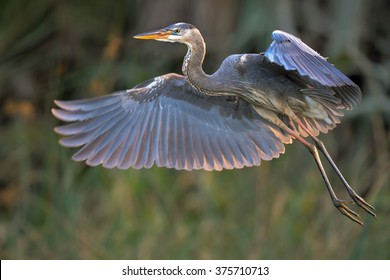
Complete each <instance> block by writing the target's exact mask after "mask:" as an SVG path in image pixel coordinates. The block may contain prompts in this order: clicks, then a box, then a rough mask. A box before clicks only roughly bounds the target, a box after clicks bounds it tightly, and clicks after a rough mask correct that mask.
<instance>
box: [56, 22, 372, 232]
mask: <svg viewBox="0 0 390 280" xmlns="http://www.w3.org/2000/svg"><path fill="white" fill-rule="evenodd" d="M134 38H137V39H154V40H158V41H164V42H172V43H183V44H186V45H187V47H188V52H187V54H186V56H185V57H184V62H183V74H184V76H182V75H178V74H173V73H171V74H166V75H163V76H159V77H156V78H153V79H151V80H149V81H146V82H143V83H141V84H139V85H137V86H135V87H134V88H132V89H129V90H125V91H119V92H116V93H114V94H111V95H107V96H103V97H98V98H92V99H85V100H78V101H57V100H56V101H55V104H57V106H58V107H60V108H61V109H53V110H52V113H53V115H54V116H55V117H57V118H58V119H60V120H62V121H65V122H72V123H71V124H67V125H62V126H58V127H56V128H55V131H56V132H57V133H59V134H61V135H65V136H67V137H65V138H62V139H61V140H60V143H61V144H62V145H63V146H66V147H80V146H82V148H81V149H80V150H79V151H78V152H76V153H75V154H74V156H73V159H74V160H76V161H84V160H85V161H86V163H87V164H88V165H92V166H95V165H99V164H102V165H103V166H104V167H107V168H113V167H118V168H121V169H127V168H130V167H132V168H136V169H139V168H142V167H145V168H150V167H151V166H152V165H153V164H154V163H155V164H156V165H157V166H165V167H169V168H175V169H179V170H180V169H181V170H182V169H184V170H193V169H204V170H221V169H223V168H226V169H232V168H242V167H244V166H254V165H260V161H261V160H271V159H273V158H275V157H279V154H281V153H284V144H286V143H291V142H292V139H293V138H295V139H297V140H298V141H300V142H301V143H302V144H303V145H305V147H306V148H307V149H308V150H309V151H310V153H311V154H312V155H313V157H314V159H315V161H316V164H317V166H318V168H319V170H320V172H321V175H322V177H323V179H324V181H325V184H326V187H327V189H328V192H329V194H330V197H331V199H332V202H333V204H334V206H335V207H337V209H339V211H340V212H341V213H342V214H344V215H345V216H347V217H348V218H350V219H351V220H353V221H355V222H357V223H359V224H360V225H363V223H362V221H361V220H360V217H359V215H358V214H357V213H355V212H354V211H352V210H351V209H350V208H348V207H347V205H346V203H353V202H354V203H356V204H357V205H359V206H360V207H361V208H363V209H364V210H365V211H367V212H368V213H370V214H371V215H373V216H375V213H374V212H373V211H374V210H375V209H374V207H372V206H371V205H370V204H368V203H367V202H366V201H364V199H363V198H361V197H360V196H359V195H357V194H356V192H355V191H354V190H353V189H352V188H351V187H350V186H349V184H348V183H347V181H346V180H345V179H344V177H343V175H342V174H341V172H340V171H339V169H338V168H337V166H336V164H335V163H334V162H333V160H332V158H331V157H330V155H329V154H328V152H327V150H326V148H325V146H324V144H323V143H322V142H321V141H320V140H319V139H318V138H317V136H318V134H319V133H320V132H323V133H326V132H328V130H330V129H333V128H334V127H335V126H336V125H337V124H338V123H340V119H339V117H340V116H342V115H343V113H342V112H341V110H342V109H348V110H350V109H352V108H353V107H354V106H356V105H357V104H358V102H359V101H360V100H361V96H362V95H361V91H360V89H359V87H358V86H357V85H356V84H355V83H353V82H352V81H351V80H350V79H349V78H348V77H346V76H345V75H344V74H342V73H341V72H340V71H339V70H338V69H336V68H335V67H334V66H333V65H332V64H330V63H329V62H327V61H326V59H325V58H323V57H322V56H320V55H319V54H318V53H317V52H315V51H314V50H313V49H311V48H310V47H309V46H307V45H306V44H304V43H303V42H302V41H301V40H300V39H299V38H297V37H295V36H293V35H291V34H288V33H286V32H283V31H274V32H273V33H272V38H273V40H274V41H273V42H272V44H271V45H270V46H269V47H268V49H267V50H266V52H265V53H261V54H236V55H231V56H229V57H228V58H226V59H225V60H224V61H223V63H222V65H221V67H220V68H219V69H218V70H217V71H216V72H215V73H214V74H212V75H207V74H205V73H204V71H203V70H202V64H203V59H204V56H205V52H206V47H205V43H204V40H203V37H202V35H201V34H200V32H199V30H198V29H197V28H195V27H194V26H193V25H191V24H188V23H176V24H173V25H170V26H168V27H166V28H163V29H159V30H157V31H152V32H147V33H142V34H139V35H136V36H134ZM308 136H309V137H310V138H311V139H312V140H313V142H314V144H312V143H310V142H308V141H307V140H306V139H305V137H308ZM317 149H318V150H319V151H320V152H321V153H322V154H323V155H324V156H325V158H326V159H327V161H328V162H329V163H330V165H331V167H332V168H333V169H334V171H335V172H336V173H337V175H338V177H339V178H340V180H341V181H342V183H343V184H344V186H345V188H346V190H347V191H348V193H349V196H350V197H351V200H340V199H338V198H337V196H336V194H335V193H334V191H333V189H332V186H331V184H330V182H329V180H328V177H327V175H326V172H325V169H324V168H323V166H322V163H321V160H320V157H319V154H318V151H317Z"/></svg>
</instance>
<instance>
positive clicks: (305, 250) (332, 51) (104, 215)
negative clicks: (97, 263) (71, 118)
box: [0, 0, 390, 259]
mask: <svg viewBox="0 0 390 280" xmlns="http://www.w3.org/2000/svg"><path fill="white" fill-rule="evenodd" d="M389 11H390V2H389V1H386V0H376V1H370V0H358V1H355V0H343V1H340V0H333V1H320V0H317V1H297V0H296V1H293V0H290V1H289V0H284V1H283V0H279V1H256V0H247V1H234V0H224V1H222V0H219V1H206V0H202V1H199V0H197V1H175V0H159V1H154V0H148V1H119V0H117V1H105V0H93V1H92V0H89V1H76V0H74V1H54V0H53V1H51V0H37V1H23V0H12V1H11V0H9V1H0V159H1V161H0V257H1V258H2V259H41V258H44V259H46V258H48V259H90V258H91V259H123V258H125V259H156V258H157V259H389V258H390V206H389V202H390V188H389V171H390V160H389V156H390V155H389V146H390V145H389V143H390V141H389V140H390V132H389V124H390V93H389V87H390V79H389V77H390V24H389V19H390V13H389ZM179 21H185V22H190V23H192V24H194V25H195V26H197V27H198V28H199V29H200V31H201V32H202V34H203V35H204V37H205V40H206V43H207V47H208V48H207V50H208V53H207V55H206V61H205V65H204V68H205V71H206V72H208V73H210V72H213V71H215V70H216V69H217V68H218V66H219V64H220V63H221V61H222V59H223V58H224V57H226V56H227V55H229V54H232V53H242V52H260V51H264V50H265V49H266V47H267V46H268V45H269V44H270V42H271V37H270V35H271V32H272V30H274V29H282V30H285V31H288V32H291V33H293V34H296V35H297V36H299V37H300V38H302V39H303V40H304V41H305V42H306V43H307V44H309V45H310V46H312V47H313V48H314V49H316V50H317V51H319V52H320V53H321V54H322V55H324V56H328V57H330V61H331V62H332V63H334V64H336V65H337V67H338V68H339V69H340V70H342V71H343V72H344V73H346V74H347V75H348V76H349V77H351V79H353V80H354V81H355V82H356V83H357V84H358V85H359V86H360V87H361V88H362V91H363V101H362V103H361V104H360V105H359V106H358V108H356V109H355V110H353V111H351V112H346V115H345V117H344V118H343V122H342V124H340V125H339V126H338V127H337V128H336V129H335V130H334V131H331V132H330V133H328V134H327V135H321V139H322V140H323V141H324V142H325V144H326V145H327V147H328V150H329V152H330V153H331V155H332V156H333V158H334V160H335V161H336V162H337V164H338V165H339V167H340V169H341V170H342V172H343V173H344V175H345V176H346V178H347V180H348V181H349V182H350V184H351V185H352V186H353V187H354V188H355V190H356V191H357V192H358V193H359V194H361V195H362V196H363V197H365V199H366V200H367V201H368V202H369V203H371V204H373V205H375V207H376V208H377V213H378V219H374V218H372V217H370V216H369V215H367V214H365V213H363V212H361V211H360V212H359V213H361V214H362V218H363V219H364V220H365V222H366V226H365V227H364V228H362V227H360V226H358V225H357V224H354V223H353V222H351V221H350V220H348V219H346V218H345V217H344V216H342V215H341V214H340V213H339V212H338V211H337V210H336V209H335V208H334V207H333V205H332V203H331V201H330V199H329V196H328V194H327V192H326V189H325V185H324V183H323V181H322V178H321V176H320V174H319V172H318V170H317V167H316V166H315V164H314V161H313V159H312V158H311V156H310V154H309V153H308V152H307V150H306V149H305V148H304V147H303V146H302V145H301V144H300V143H297V142H296V141H295V142H294V144H292V145H287V146H286V153H285V155H282V156H281V157H280V158H279V159H275V160H273V161H272V162H262V165H261V166H260V167H255V168H246V169H242V170H233V171H223V172H202V171H197V172H185V171H175V170H169V169H165V168H156V167H153V168H152V169H151V170H141V171H136V170H127V171H120V170H116V169H114V170H106V169H104V168H101V167H95V168H90V167H87V166H85V165H84V164H83V163H75V162H73V161H71V159H70V157H71V155H72V153H73V152H74V150H71V149H65V148H62V147H60V146H59V145H58V143H57V141H58V136H57V135H55V134H54V133H53V127H54V126H55V125H57V124H58V122H57V121H56V120H55V119H54V118H53V117H52V116H51V113H50V109H51V108H52V107H53V106H54V104H53V100H54V99H66V100H68V99H79V98H83V97H92V96H98V95H103V94H107V93H110V92H112V91H115V90H120V89H126V88H130V87H132V86H134V85H135V84H137V83H139V82H141V81H143V80H146V79H148V78H150V77H153V76H157V75H161V74H164V73H167V72H177V73H181V63H182V59H183V56H184V54H185V51H186V49H185V46H181V45H171V44H164V43H160V42H145V41H138V40H134V39H132V37H131V36H132V35H134V34H137V33H140V32H144V31H150V30H153V29H156V28H160V27H165V26H167V25H169V24H171V23H174V22H179ZM326 167H327V168H328V170H329V166H326ZM330 174H331V175H330V179H331V181H332V182H333V185H334V187H335V189H336V191H337V192H338V193H339V194H340V196H341V197H344V198H347V194H346V193H345V191H344V189H343V188H342V184H341V183H340V182H339V181H338V180H337V178H336V176H335V174H333V173H331V172H330ZM354 209H356V208H354Z"/></svg>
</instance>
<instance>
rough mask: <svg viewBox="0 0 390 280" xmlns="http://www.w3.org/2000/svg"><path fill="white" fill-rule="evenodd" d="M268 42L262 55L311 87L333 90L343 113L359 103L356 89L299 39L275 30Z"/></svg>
mask: <svg viewBox="0 0 390 280" xmlns="http://www.w3.org/2000/svg"><path fill="white" fill-rule="evenodd" d="M272 38H273V40H274V41H273V42H272V43H271V45H270V46H269V47H268V48H267V50H266V52H265V54H264V55H265V56H266V57H267V58H268V60H270V61H271V62H273V63H276V64H278V65H280V66H282V67H283V68H284V69H286V70H288V71H297V73H298V75H300V76H301V77H305V78H306V82H308V83H309V84H311V85H313V86H315V85H316V84H317V83H318V84H320V85H321V86H324V87H328V88H331V89H333V90H334V91H335V93H336V97H337V98H339V99H340V100H341V102H342V104H343V105H344V107H345V108H346V109H352V108H353V107H354V106H356V105H357V104H358V103H359V102H360V100H361V98H362V93H361V91H360V88H359V87H358V86H357V85H356V84H355V83H354V82H352V81H351V80H350V79H349V78H348V77H347V76H345V75H344V74H343V73H342V72H341V71H340V70H338V69H337V68H336V67H334V66H333V65H332V64H330V63H329V62H328V61H326V59H325V58H324V57H322V56H321V55H319V54H318V53H317V52H316V51H314V50H313V49H311V48H310V47H309V46H307V45H306V44H305V43H303V42H302V41H301V40H300V39H299V38H297V37H295V36H293V35H291V34H289V33H286V32H283V31H279V30H276V31H274V32H273V33H272Z"/></svg>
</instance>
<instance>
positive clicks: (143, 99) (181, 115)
mask: <svg viewBox="0 0 390 280" xmlns="http://www.w3.org/2000/svg"><path fill="white" fill-rule="evenodd" d="M55 103H56V104H57V106H58V107H60V108H61V109H52V113H53V115H54V116H55V117H56V118H58V119H60V120H62V121H65V122H71V123H70V124H66V125H62V126H58V127H56V128H55V131H56V132H57V133H58V134H61V135H64V136H66V137H65V138H62V139H61V140H60V144H62V145H63V146H66V147H80V146H82V148H81V149H80V150H79V151H78V152H76V154H74V156H73V159H74V160H76V161H84V160H86V163H87V164H89V165H92V166H95V165H99V164H102V165H103V166H104V167H107V168H113V167H118V168H121V169H127V168H130V167H133V168H136V169H139V168H142V167H145V168H150V167H151V166H152V165H153V164H154V163H155V164H156V165H157V166H165V167H170V168H175V169H184V170H192V169H205V170H221V169H223V168H227V169H232V168H242V167H244V166H254V165H259V164H260V161H261V159H264V160H270V159H272V158H274V157H278V156H279V154H280V153H283V152H284V145H283V143H289V142H291V138H290V136H288V135H285V134H284V133H283V132H282V131H281V130H280V129H279V128H277V127H275V126H274V125H272V124H271V123H269V122H267V121H266V120H264V119H262V118H261V117H259V116H258V115H257V114H256V113H255V111H253V109H252V108H251V107H250V105H248V104H247V103H246V102H244V101H240V102H239V103H237V102H233V101H229V98H228V97H211V96H206V95H203V94H201V93H200V92H198V91H196V90H195V89H194V88H193V87H191V86H190V85H189V84H188V83H187V81H186V80H185V78H184V77H183V76H180V75H177V74H167V75H164V76H160V77H156V78H154V79H152V80H150V81H147V82H144V83H142V84H140V85H138V86H136V87H135V88H133V89H131V90H127V91H120V92H117V93H114V94H111V95H107V96H103V97H98V98H93V99H85V100H79V101H55Z"/></svg>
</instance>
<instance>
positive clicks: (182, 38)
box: [134, 22, 197, 44]
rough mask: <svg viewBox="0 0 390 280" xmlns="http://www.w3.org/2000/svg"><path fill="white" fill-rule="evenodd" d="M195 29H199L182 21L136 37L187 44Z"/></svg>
mask: <svg viewBox="0 0 390 280" xmlns="http://www.w3.org/2000/svg"><path fill="white" fill-rule="evenodd" d="M195 30H197V29H196V28H195V27H194V26H193V25H191V24H189V23H183V22H180V23H174V24H172V25H170V26H168V27H165V28H162V29H158V30H155V31H151V32H145V33H141V34H138V35H135V36H134V38H135V39H144V40H157V41H163V42H170V43H183V44H186V43H188V41H189V39H190V38H191V35H192V34H193V33H194V31H195Z"/></svg>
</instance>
